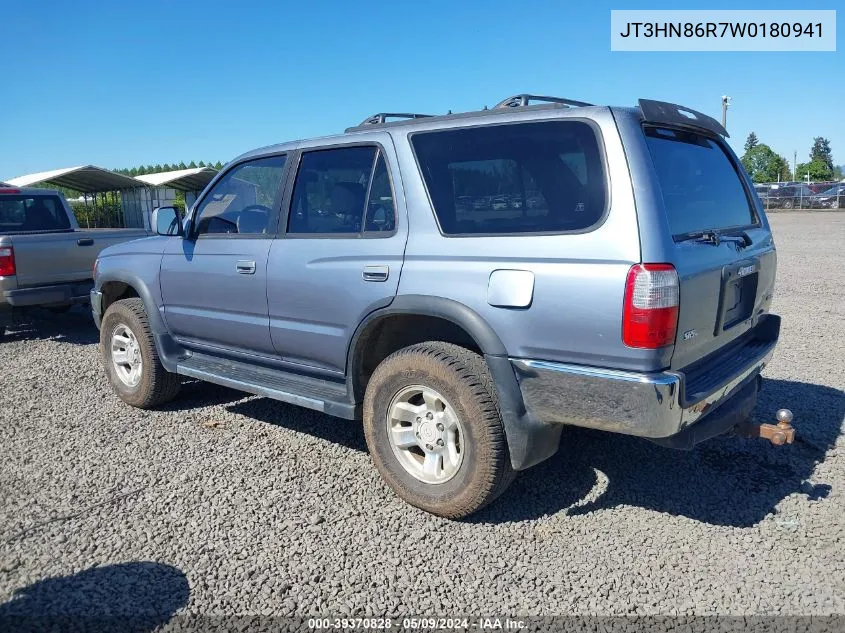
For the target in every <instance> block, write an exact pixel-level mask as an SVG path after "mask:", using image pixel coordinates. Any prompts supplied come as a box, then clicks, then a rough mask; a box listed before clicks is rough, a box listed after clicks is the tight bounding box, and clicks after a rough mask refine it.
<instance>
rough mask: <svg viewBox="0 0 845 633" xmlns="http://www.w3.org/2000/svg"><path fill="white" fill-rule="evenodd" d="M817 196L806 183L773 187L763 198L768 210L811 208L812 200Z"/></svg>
mask: <svg viewBox="0 0 845 633" xmlns="http://www.w3.org/2000/svg"><path fill="white" fill-rule="evenodd" d="M815 195H816V194H815V193H813V190H812V189H810V188H809V187H808V186H807V185H806V184H805V183H801V184H798V185H772V186H771V188H770V189H769V191H768V194H767V196H766V197H765V198H763V200H764V202H765V203H766V208H768V209H801V208H809V206H810V200H811V199H812V198H813V196H815Z"/></svg>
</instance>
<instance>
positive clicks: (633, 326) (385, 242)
mask: <svg viewBox="0 0 845 633" xmlns="http://www.w3.org/2000/svg"><path fill="white" fill-rule="evenodd" d="M535 101H536V102H539V103H536V104H535V103H533V102H535ZM726 136H727V132H726V131H725V129H724V128H723V127H722V126H721V125H720V124H719V123H718V122H717V121H715V120H713V119H712V118H711V117H709V116H706V115H704V114H701V113H700V112H695V111H693V110H690V109H688V108H684V107H681V106H676V105H673V104H669V103H663V102H656V101H648V100H640V102H639V105H638V107H633V108H630V107H629V108H617V107H603V106H594V105H590V104H587V103H582V102H578V101H572V100H568V99H560V98H553V97H535V96H533V95H518V96H517V97H512V98H510V99H506V100H505V101H503V102H502V103H500V104H499V105H498V106H496V107H494V108H491V109H489V110H487V109H485V110H482V111H477V112H467V113H461V114H449V115H445V116H427V115H418V114H398V115H397V114H384V113H383V114H378V115H375V116H373V117H370V118H368V119H367V120H365V121H364V122H363V123H362V124H360V125H358V126H356V127H352V128H349V129H348V130H346V132H345V133H344V134H340V135H337V136H331V137H327V138H320V139H314V140H307V141H295V142H291V143H284V144H281V145H274V146H270V147H266V148H262V149H258V150H255V151H252V152H248V153H246V154H244V155H243V156H240V157H239V158H237V159H235V160H234V161H232V162H231V163H230V164H229V165H228V166H227V167H226V168H225V169H223V170H222V171H221V172H220V174H219V175H218V176H217V177H216V178H215V180H214V181H213V182H212V183H211V184H210V185H209V186H208V187H207V188H206V190H205V191H204V192H203V194H202V195H201V196H200V198H199V199H198V201H197V203H196V204H195V205H194V207H193V208H192V209H191V211H190V212H189V213H188V214H187V217H186V218H185V219H184V221H183V220H181V219H180V218H179V216H178V215H177V214H176V212H175V210H174V209H172V208H169V207H168V208H161V209H157V210H156V211H155V212H154V217H153V227H154V229H155V230H156V231H157V233H158V235H157V236H154V237H150V238H148V239H143V240H137V241H132V242H129V243H126V244H121V245H118V246H114V247H111V248H108V249H106V250H105V251H104V252H103V253H102V254H101V256H100V257H99V259H98V262H97V266H96V281H95V288H94V290H93V291H92V293H91V304H92V307H93V313H94V319H95V321H96V322H97V324H98V326H99V327H100V330H101V348H102V356H103V363H104V366H105V371H106V374H107V375H108V379H109V380H110V381H111V384H112V385H113V387H114V390H115V391H116V392H117V394H118V395H119V396H120V397H121V398H122V399H123V400H124V401H125V402H127V403H129V404H130V405H133V406H136V407H141V408H148V407H155V406H157V405H160V404H162V403H163V402H166V401H168V400H170V399H172V398H173V397H174V396H176V394H177V392H178V390H179V384H180V376H190V377H193V378H198V379H201V380H205V381H209V382H212V383H217V384H220V385H225V386H227V387H232V388H234V389H240V390H243V391H246V392H250V393H253V394H258V395H262V396H266V397H269V398H275V399H277V400H281V401H283V402H287V403H292V404H296V405H300V406H304V407H309V408H311V409H316V410H318V411H323V412H325V413H327V414H329V415H333V416H337V417H339V418H347V419H352V420H363V425H364V432H365V436H366V441H367V446H368V447H369V450H370V454H371V456H372V459H373V461H374V462H375V465H376V467H377V468H378V470H379V472H380V473H381V475H382V476H383V478H384V480H385V481H386V482H387V483H388V485H390V486H391V488H393V490H395V491H396V493H397V494H398V495H399V496H400V497H402V498H403V499H405V500H406V501H408V502H409V503H411V504H413V505H415V506H417V507H420V508H423V509H425V510H427V511H429V512H432V513H435V514H439V515H442V516H447V517H453V518H456V517H462V516H465V515H468V514H470V513H472V512H474V511H476V510H478V509H479V508H481V507H482V506H484V505H485V504H487V503H489V502H490V501H492V500H493V499H495V498H496V497H497V496H498V495H499V494H500V493H501V492H502V491H503V490H504V489H505V488H506V487H507V486H508V484H509V483H510V482H511V481H512V479H513V476H514V474H515V472H516V471H519V470H522V469H525V468H528V467H530V466H532V465H534V464H537V463H538V462H540V461H542V460H544V459H546V458H548V457H549V456H551V455H553V454H554V453H555V451H557V449H558V446H559V443H560V438H561V431H562V430H563V428H564V427H565V426H566V425H573V426H581V427H590V428H594V429H602V430H606V431H611V432H614V433H624V434H629V435H635V436H640V437H644V438H648V439H650V440H653V441H654V442H657V443H660V444H663V445H665V446H668V447H673V448H691V447H692V446H694V445H695V444H696V443H698V442H701V441H703V440H705V439H708V438H710V437H713V436H715V435H719V434H722V433H725V432H728V431H730V430H732V429H734V428H735V427H738V426H742V425H747V424H748V420H749V417H750V414H751V411H752V409H753V408H754V406H755V403H756V398H757V391H758V389H759V383H760V372H761V370H762V369H763V367H764V366H765V365H766V363H768V362H769V360H770V358H771V357H772V354H773V351H774V347H775V344H776V342H777V340H778V334H779V328H780V318H779V317H777V316H774V315H771V314H769V307H770V304H771V301H772V292H773V288H774V282H775V266H776V254H775V245H774V242H773V241H772V234H771V232H770V230H769V224H768V221H767V220H766V216H765V214H764V212H763V208H762V206H761V204H760V201H759V198H758V197H757V196H756V194H755V193H754V188H753V185H752V183H751V181H750V180H749V178H748V176H747V175H746V173H745V172H744V171H743V169H742V167H741V165H740V162H739V161H738V160H737V157H736V156H735V155H734V153H733V152H732V151H731V149H730V148H729V147H728V145H727V144H726V143H725V141H724V140H723V137H726ZM781 422H782V424H781V427H780V428H781V429H782V430H783V431H784V432H783V433H781V432H780V431H778V432H775V433H774V435H772V434H771V433H769V435H768V436H767V437H768V438H769V439H771V440H772V441H773V442H774V443H783V441H791V439H792V435H791V427H789V424H788V420H782V421H781ZM766 426H769V425H766ZM778 433H780V434H779V435H778ZM764 435H765V434H764ZM787 438H788V440H787Z"/></svg>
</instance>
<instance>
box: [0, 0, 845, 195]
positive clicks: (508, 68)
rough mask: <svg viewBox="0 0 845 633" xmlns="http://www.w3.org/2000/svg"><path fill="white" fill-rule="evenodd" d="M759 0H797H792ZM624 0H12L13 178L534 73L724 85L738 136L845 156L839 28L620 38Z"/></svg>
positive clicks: (486, 98) (0, 67)
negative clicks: (822, 45)
mask: <svg viewBox="0 0 845 633" xmlns="http://www.w3.org/2000/svg"><path fill="white" fill-rule="evenodd" d="M840 1H841V0H840ZM638 4H639V3H638ZM748 4H749V3H746V4H745V5H742V6H736V3H735V2H722V1H720V0H708V1H707V2H706V3H703V4H699V5H698V6H690V7H689V8H708V9H719V8H723V9H733V8H744V9H747V8H749V6H748ZM751 5H752V7H751V8H753V7H754V6H760V7H765V8H766V9H794V8H796V3H795V2H794V1H792V2H779V1H771V2H765V3H763V2H752V3H751ZM837 5H839V7H837ZM640 6H641V8H644V9H663V8H667V9H668V8H678V3H677V2H663V1H660V0H649V1H648V2H644V3H642V4H641V5H640ZM612 8H631V6H626V4H625V3H622V4H621V6H620V3H618V2H616V3H609V2H605V1H604V0H590V1H584V0H578V1H568V0H555V1H535V0H520V1H519V2H515V1H514V0H510V1H500V0H486V1H485V2H483V3H472V2H459V1H457V0H448V1H441V0H427V1H426V2H425V3H414V4H413V7H411V3H403V2H396V1H395V0H394V1H393V2H382V1H381V0H367V1H366V2H365V1H351V2H340V1H337V2H334V1H331V2H330V1H324V2H321V1H319V0H315V1H311V2H272V1H268V2H258V1H253V0H239V1H238V2H232V1H231V0H229V1H227V2H219V1H217V0H211V1H205V2H194V1H193V0H181V1H180V2H165V1H162V0H148V1H146V2H143V3H128V2H106V1H105V0H102V1H89V0H76V1H74V2H60V1H59V0H53V1H52V2H44V1H38V0H30V1H29V2H20V1H18V2H8V3H4V6H3V10H2V13H3V22H4V28H3V36H2V38H0V74H2V76H3V77H4V80H3V84H2V88H0V180H2V179H3V178H12V177H14V176H19V175H23V174H27V173H32V172H36V171H44V170H48V169H56V168H60V167H69V166H73V165H80V164H94V165H99V166H102V167H107V168H117V167H132V166H138V165H143V164H156V163H178V162H180V161H185V162H186V163H188V162H190V161H191V160H194V161H199V160H204V161H212V162H216V161H218V160H220V161H223V162H226V161H228V160H230V159H231V158H234V157H235V156H237V155H238V154H240V153H242V152H244V151H247V150H249V149H252V148H255V147H260V146H264V145H269V144H273V143H278V142H282V141H287V140H294V139H299V138H305V137H311V136H321V135H325V134H332V133H336V132H339V131H342V130H343V129H344V128H346V127H348V126H350V125H355V124H357V123H359V122H360V121H361V120H363V119H364V118H365V117H367V116H368V115H370V114H373V113H375V112H382V111H394V112H405V111H411V112H425V113H445V112H447V111H448V110H450V109H451V110H452V111H454V112H459V111H466V110H476V109H479V108H481V107H483V106H484V105H488V106H492V105H494V104H495V103H497V102H498V101H500V100H502V99H503V98H505V97H507V96H509V95H512V94H518V93H522V92H530V93H534V94H549V95H557V96H564V97H569V98H572V99H577V100H582V101H589V102H591V103H597V104H608V105H635V104H636V102H637V99H639V98H642V97H644V98H651V99H657V100H662V101H670V102H673V103H679V104H683V105H685V106H687V107H690V108H693V109H696V110H700V111H702V112H705V113H707V114H710V115H711V116H714V117H715V118H717V119H718V118H720V116H721V95H723V94H727V95H730V96H731V97H732V98H733V101H732V105H731V107H730V109H729V111H728V129H729V131H730V133H731V139H730V141H731V143H732V145H733V147H734V149H735V150H737V151H738V152H739V153H740V154H741V153H742V145H743V143H744V141H745V138H746V136H747V135H748V133H749V132H750V131H752V130H753V131H754V132H755V133H756V134H757V136H758V137H759V139H760V141H761V142H763V143H767V144H769V145H770V146H771V147H772V148H773V149H774V150H775V151H777V152H778V153H779V154H781V155H783V156H784V157H786V158H787V159H788V160H789V161H790V163H791V162H792V158H793V151H794V150H795V151H797V152H798V162H799V163H800V162H802V161H806V160H807V159H808V153H809V151H810V146H811V145H812V141H813V137H815V136H824V137H826V138H828V139H829V140H830V143H831V147H832V149H833V158H834V162H835V163H837V164H843V163H845V116H844V115H843V105H845V42H843V41H842V36H840V38H839V40H840V41H839V46H838V49H839V50H838V51H837V52H791V53H787V52H776V53H774V52H765V53H728V52H710V53H706V52H705V53H700V52H684V53H679V52H650V53H642V52H611V50H610V11H611V9H612ZM634 8H636V5H635V7H634ZM801 8H806V9H811V8H812V9H836V8H839V9H840V11H839V14H838V15H837V19H838V26H840V27H841V25H842V20H843V18H842V15H843V14H845V10H843V9H845V6H843V5H840V4H839V1H837V2H822V1H818V2H817V1H811V0H808V1H807V2H804V3H802V4H801ZM16 24H17V25H20V26H19V27H17V28H14V25H16ZM10 26H11V27H13V28H10ZM838 31H839V32H840V33H843V32H845V29H842V28H839V29H838Z"/></svg>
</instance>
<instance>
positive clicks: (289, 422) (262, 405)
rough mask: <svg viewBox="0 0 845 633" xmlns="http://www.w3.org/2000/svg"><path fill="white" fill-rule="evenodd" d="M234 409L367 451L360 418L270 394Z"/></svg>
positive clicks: (237, 411)
mask: <svg viewBox="0 0 845 633" xmlns="http://www.w3.org/2000/svg"><path fill="white" fill-rule="evenodd" d="M226 409H227V410H228V411H231V412H232V413H239V414H240V415H244V416H247V417H249V418H253V419H255V420H259V421H261V422H266V423H267V424H274V425H276V426H282V427H284V428H286V429H290V430H291V431H297V432H299V433H306V434H308V435H313V436H315V437H319V438H322V439H324V440H326V441H327V442H332V443H333V444H340V445H341V446H345V447H346V448H349V449H352V450H354V451H361V452H366V450H367V443H366V442H365V441H364V429H363V427H362V426H361V423H360V422H355V421H352V420H344V419H341V418H335V417H332V416H330V415H326V414H324V413H319V412H317V411H312V410H311V409H304V408H302V407H297V406H294V405H290V404H285V403H283V402H278V401H276V400H271V399H270V398H255V399H252V400H245V401H244V402H237V403H235V404H233V405H230V406H227V407H226Z"/></svg>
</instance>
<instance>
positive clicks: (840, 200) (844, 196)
mask: <svg viewBox="0 0 845 633" xmlns="http://www.w3.org/2000/svg"><path fill="white" fill-rule="evenodd" d="M810 208H811V209H845V183H842V184H838V185H834V186H833V187H831V188H830V189H827V190H826V191H822V192H821V193H818V194H816V195H815V196H813V197H812V198H811V199H810Z"/></svg>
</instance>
